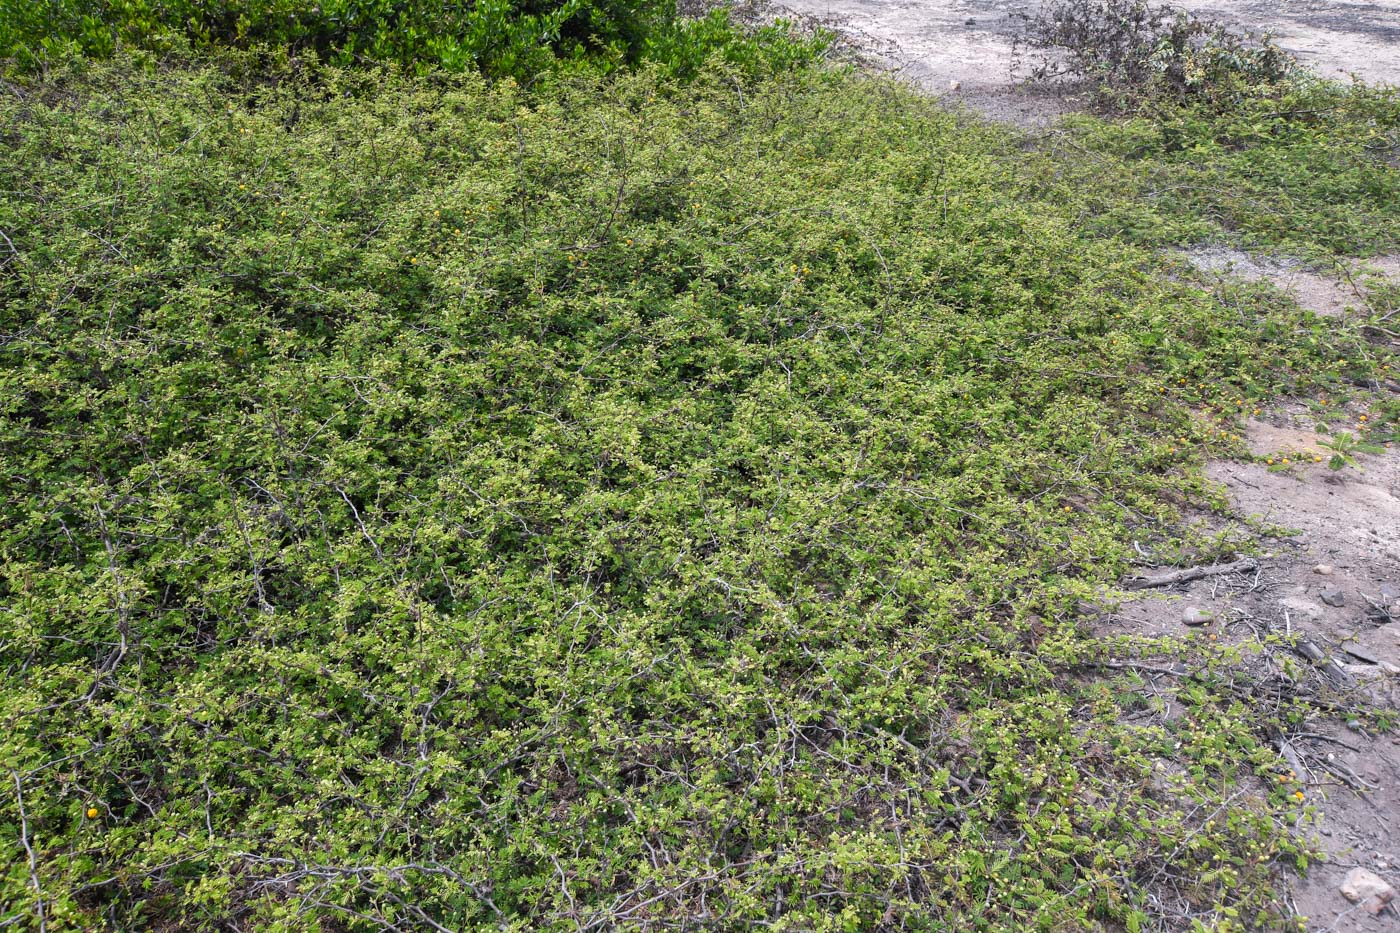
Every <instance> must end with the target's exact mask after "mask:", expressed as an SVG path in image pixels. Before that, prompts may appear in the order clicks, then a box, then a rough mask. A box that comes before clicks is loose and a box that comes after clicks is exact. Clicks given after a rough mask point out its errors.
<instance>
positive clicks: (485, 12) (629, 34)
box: [0, 0, 820, 78]
mask: <svg viewBox="0 0 1400 933" xmlns="http://www.w3.org/2000/svg"><path fill="white" fill-rule="evenodd" d="M172 40H173V41H177V42H178V41H189V42H192V43H194V44H195V45H196V46H204V47H219V46H239V47H247V46H271V47H277V48H285V49H287V50H290V51H292V52H307V51H309V52H315V53H317V54H318V55H321V56H323V57H327V58H330V59H332V60H334V61H337V62H342V63H348V62H354V61H364V60H369V61H375V62H396V63H399V64H401V65H403V66H405V67H408V68H412V69H415V70H418V71H424V70H428V69H445V70H448V71H462V70H467V69H478V70H481V71H482V72H484V73H486V74H489V75H511V76H514V77H517V78H529V77H532V76H534V75H537V74H539V73H540V72H541V71H543V70H545V69H546V68H548V67H550V66H552V65H555V64H556V63H563V64H565V65H566V66H572V67H588V68H603V69H610V68H615V67H618V66H621V65H627V64H636V63H637V62H639V61H641V60H642V59H650V60H653V61H659V62H661V63H662V64H663V65H674V70H676V71H678V72H686V71H691V70H693V69H694V68H695V67H696V65H697V63H698V62H699V61H703V60H705V59H707V58H709V57H711V56H718V57H722V58H726V59H728V60H730V61H734V62H739V63H743V64H745V65H747V66H748V67H749V69H750V71H763V70H771V68H773V67H785V66H788V65H790V64H792V63H794V62H798V61H808V60H811V58H813V57H814V56H815V54H816V53H817V52H818V51H819V49H820V42H819V41H814V40H811V39H799V38H797V37H795V36H794V35H792V34H791V33H790V32H789V31H788V30H787V28H786V27H784V26H783V25H781V24H779V25H777V26H772V27H768V28H766V29H762V30H758V31H756V32H755V33H753V34H751V35H745V34H743V33H741V32H740V31H739V30H738V29H736V28H735V27H734V26H733V25H732V24H731V23H730V22H729V20H728V18H727V17H726V16H725V14H724V11H723V10H716V11H715V12H714V13H712V14H711V15H709V16H707V17H705V18H704V19H702V20H699V21H691V20H686V19H682V18H680V17H678V16H677V15H676V8H675V0H320V2H312V0H0V58H7V57H8V58H12V59H14V60H15V61H16V62H17V63H18V64H19V65H20V67H22V68H26V69H31V68H34V67H36V66H38V65H42V64H43V63H44V62H45V61H47V60H49V59H51V58H53V57H54V56H55V55H57V54H60V53H62V52H65V51H73V50H75V51H78V52H81V53H84V54H90V55H107V54H110V53H111V52H112V51H113V50H114V49H115V48H116V47H117V46H118V45H123V44H124V45H132V46H154V47H161V46H162V45H163V44H167V43H169V42H171V41H172Z"/></svg>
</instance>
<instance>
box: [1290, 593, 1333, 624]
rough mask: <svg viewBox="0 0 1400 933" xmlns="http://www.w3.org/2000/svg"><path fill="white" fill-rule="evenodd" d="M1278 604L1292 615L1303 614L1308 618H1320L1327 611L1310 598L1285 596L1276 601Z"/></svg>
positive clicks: (1295, 616)
mask: <svg viewBox="0 0 1400 933" xmlns="http://www.w3.org/2000/svg"><path fill="white" fill-rule="evenodd" d="M1278 604H1279V605H1280V606H1282V607H1283V608H1285V609H1288V610H1290V611H1291V612H1292V613H1293V617H1294V618H1297V617H1298V616H1300V615H1301V616H1303V617H1305V618H1308V619H1320V618H1322V617H1323V615H1325V614H1326V613H1327V610H1326V609H1323V608H1322V607H1321V606H1319V605H1318V604H1317V603H1315V602H1313V601H1312V600H1310V599H1301V598H1299V597H1297V596H1285V597H1284V598H1283V599H1280V600H1279V601H1278Z"/></svg>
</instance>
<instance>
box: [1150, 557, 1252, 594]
mask: <svg viewBox="0 0 1400 933" xmlns="http://www.w3.org/2000/svg"><path fill="white" fill-rule="evenodd" d="M1258 569H1259V561H1257V560H1255V559H1254V558H1252V557H1246V558H1245V559H1243V560H1236V561H1231V562H1230V563H1228V564H1209V565H1207V566H1205V567H1183V568H1182V569H1181V570H1172V571H1169V572H1167V573H1159V574H1153V575H1151V576H1141V577H1129V578H1128V579H1126V580H1124V581H1123V586H1124V588H1126V589H1130V590H1146V589H1150V588H1152V587H1156V586H1175V585H1176V584H1178V583H1190V582H1191V581H1192V580H1199V579H1200V578H1201V577H1213V576H1216V575H1217V574H1222V573H1248V572H1249V571H1251V570H1258Z"/></svg>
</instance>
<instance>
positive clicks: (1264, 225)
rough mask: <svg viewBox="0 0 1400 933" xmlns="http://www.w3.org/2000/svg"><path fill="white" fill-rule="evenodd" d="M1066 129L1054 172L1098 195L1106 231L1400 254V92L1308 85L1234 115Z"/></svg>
mask: <svg viewBox="0 0 1400 933" xmlns="http://www.w3.org/2000/svg"><path fill="white" fill-rule="evenodd" d="M1064 126H1065V132H1064V133H1063V134H1059V135H1057V136H1056V137H1053V138H1052V139H1051V140H1050V148H1051V153H1052V155H1053V157H1054V164H1055V167H1056V169H1057V170H1059V171H1066V172H1069V173H1072V174H1074V175H1076V176H1077V177H1078V178H1079V179H1080V180H1081V183H1082V184H1083V185H1084V186H1085V187H1086V188H1090V189H1092V190H1094V191H1096V192H1097V193H1098V196H1097V197H1095V198H1093V200H1094V201H1095V202H1097V207H1096V209H1095V212H1094V213H1095V219H1094V223H1096V224H1097V225H1098V226H1099V227H1100V228H1101V229H1103V230H1105V231H1106V232H1110V233H1114V234H1118V235H1125V236H1128V237H1129V238H1131V239H1133V240H1135V241H1138V242H1142V243H1149V244H1157V245H1172V244H1180V243H1192V242H1196V241H1201V240H1219V239H1227V240H1235V241H1238V242H1241V243H1242V244H1243V245H1246V246H1249V247H1251V248H1255V249H1265V250H1269V249H1280V250H1285V251H1287V252H1289V253H1291V254H1293V255H1303V256H1315V257H1326V256H1332V255H1336V254H1362V255H1367V254H1373V253H1376V252H1380V251H1383V250H1389V249H1394V248H1396V247H1397V246H1400V172H1397V171H1396V165H1397V155H1400V149H1398V148H1397V147H1400V92H1398V91H1397V90H1396V89H1394V88H1373V87H1369V86H1366V85H1360V84H1358V85H1355V86H1341V85H1337V84H1331V83H1323V82H1315V81H1306V82H1305V81H1300V82H1298V83H1296V84H1293V85H1291V86H1290V88H1289V89H1288V90H1287V91H1286V92H1284V93H1281V94H1267V95H1260V96H1253V97H1249V98H1247V99H1245V100H1243V101H1242V102H1241V103H1240V104H1239V106H1238V107H1237V108H1236V109H1234V110H1232V111H1230V112H1228V113H1224V114H1219V113H1215V112H1214V111H1212V110H1211V109H1209V108H1202V107H1161V108H1155V109H1151V110H1148V111H1144V112H1143V114H1142V115H1141V116H1138V117H1136V118H1134V119H1130V120H1126V121H1123V122H1120V123H1115V122H1108V121H1104V120H1098V119H1094V118H1091V117H1074V118H1070V119H1068V120H1067V121H1066V122H1065V124H1064ZM1125 194H1126V195H1129V196H1125Z"/></svg>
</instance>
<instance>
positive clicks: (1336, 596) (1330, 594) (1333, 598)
mask: <svg viewBox="0 0 1400 933" xmlns="http://www.w3.org/2000/svg"><path fill="white" fill-rule="evenodd" d="M1317 598H1318V599H1320V600H1322V601H1323V602H1324V603H1326V604H1327V605H1329V606H1340V605H1342V604H1343V603H1345V602H1346V601H1347V598H1346V594H1345V593H1343V592H1342V591H1341V590H1339V589H1335V588H1333V589H1326V590H1323V591H1322V592H1321V593H1318V594H1317Z"/></svg>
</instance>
